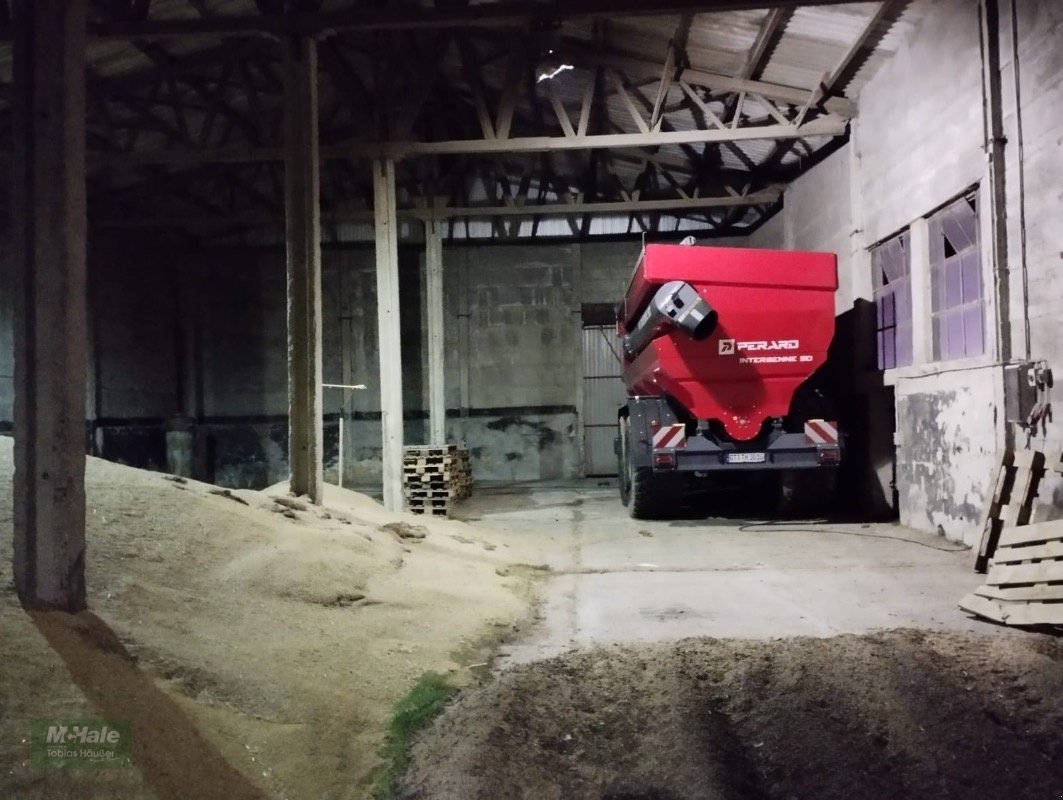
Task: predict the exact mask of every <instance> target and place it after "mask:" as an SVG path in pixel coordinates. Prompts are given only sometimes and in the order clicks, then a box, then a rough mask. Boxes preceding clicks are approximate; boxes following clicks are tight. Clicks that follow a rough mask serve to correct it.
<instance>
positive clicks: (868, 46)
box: [823, 0, 910, 97]
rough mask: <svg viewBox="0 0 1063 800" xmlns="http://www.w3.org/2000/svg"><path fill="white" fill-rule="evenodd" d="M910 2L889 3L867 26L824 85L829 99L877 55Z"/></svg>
mask: <svg viewBox="0 0 1063 800" xmlns="http://www.w3.org/2000/svg"><path fill="white" fill-rule="evenodd" d="M909 2H910V0H886V2H884V3H883V4H882V5H881V6H879V8H878V10H877V11H876V12H875V14H874V15H873V16H872V17H871V19H870V20H869V21H868V23H867V25H865V26H864V29H863V31H861V32H860V36H859V37H857V39H856V41H855V42H853V44H852V46H851V47H850V48H849V50H848V51H846V53H845V56H844V57H843V58H842V60H841V61H840V62H839V64H838V66H837V67H836V68H835V69H834V72H832V73H831V74H830V76H829V77H828V78H827V80H826V81H825V82H824V85H823V93H824V94H825V95H826V96H828V97H829V96H831V95H840V94H844V93H845V89H846V88H847V87H848V86H849V84H850V83H851V82H852V80H853V78H855V77H856V74H857V73H858V72H859V71H860V69H861V68H862V67H863V66H864V64H866V63H867V60H868V59H869V58H870V57H871V54H872V53H874V52H875V49H876V48H877V47H878V45H879V42H881V41H882V40H883V38H885V36H886V34H887V33H889V30H890V28H892V27H893V25H894V23H896V22H897V20H898V19H900V17H901V14H903V13H904V11H905V9H907V8H908V5H909Z"/></svg>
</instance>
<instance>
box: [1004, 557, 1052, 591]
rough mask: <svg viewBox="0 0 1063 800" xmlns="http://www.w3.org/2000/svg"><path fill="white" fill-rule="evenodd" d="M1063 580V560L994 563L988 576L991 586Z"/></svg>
mask: <svg viewBox="0 0 1063 800" xmlns="http://www.w3.org/2000/svg"><path fill="white" fill-rule="evenodd" d="M1053 581H1063V561H1056V560H1052V561H1038V562H1037V563H1035V564H994V565H993V566H992V567H990V569H989V575H987V576H986V584H988V585H989V586H1005V585H1007V584H1009V583H1052V582H1053Z"/></svg>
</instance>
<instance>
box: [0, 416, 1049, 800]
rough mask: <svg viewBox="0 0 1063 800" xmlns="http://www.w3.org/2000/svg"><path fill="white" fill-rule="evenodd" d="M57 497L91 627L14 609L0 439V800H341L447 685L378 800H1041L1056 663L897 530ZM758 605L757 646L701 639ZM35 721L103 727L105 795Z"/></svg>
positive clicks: (932, 544)
mask: <svg viewBox="0 0 1063 800" xmlns="http://www.w3.org/2000/svg"><path fill="white" fill-rule="evenodd" d="M86 483H87V489H88V510H89V525H88V528H89V530H88V543H89V550H88V562H87V563H88V580H89V591H90V602H91V610H90V611H89V612H86V613H82V614H79V615H76V616H73V617H71V616H69V615H63V614H27V613H26V612H25V611H23V610H22V609H21V608H20V607H19V605H18V602H17V600H16V598H15V595H14V591H13V587H12V582H11V571H10V570H11V568H10V559H11V516H12V513H11V508H12V506H11V440H10V439H6V438H2V437H0V650H2V660H0V798H5V800H6V798H9V797H10V798H17V799H18V800H35V799H36V798H41V799H42V800H43V799H44V798H48V799H49V800H51V798H78V799H79V800H81V798H101V799H102V798H108V799H110V798H123V800H124V799H125V798H160V799H161V800H171V799H172V800H177V799H178V798H180V799H181V800H187V799H189V798H195V799H196V800H208V799H209V798H219V799H223V800H242V799H243V798H249V799H259V798H261V799H263V800H264V799H265V798H271V799H276V800H289V799H290V800H303V799H304V798H305V799H306V800H332V799H333V798H335V799H337V800H339V799H341V798H342V799H345V798H357V799H360V798H366V797H368V795H369V785H370V781H371V776H372V774H373V772H374V770H375V769H376V768H377V767H378V765H379V763H380V759H379V756H378V752H379V747H380V744H381V742H382V740H383V737H384V731H385V729H386V726H387V723H388V721H389V718H390V715H391V711H392V708H393V706H394V704H395V702H396V701H397V700H399V698H401V697H402V696H403V695H405V694H406V692H407V691H408V690H409V689H410V688H411V687H412V686H413V685H414V684H415V682H416V681H417V680H418V678H419V677H420V676H422V675H423V673H424V672H426V671H429V670H433V671H436V672H441V673H444V674H447V675H449V676H450V678H451V679H452V681H453V682H454V683H455V684H457V685H459V686H465V687H466V688H465V690H464V691H463V692H462V693H460V694H459V695H458V696H457V698H456V699H455V700H454V701H453V702H452V703H451V704H450V705H449V707H448V708H447V710H446V711H445V712H444V714H443V716H442V717H440V718H439V720H438V721H437V722H436V724H434V725H433V726H432V727H430V728H429V729H428V730H427V731H426V732H425V733H424V734H423V735H422V737H421V738H420V739H419V741H418V744H417V746H416V748H415V751H414V760H413V766H412V768H411V770H410V771H409V773H408V774H407V775H406V777H405V779H404V782H403V784H402V788H401V792H400V796H402V797H404V798H406V799H407V800H414V799H415V798H416V799H417V800H429V799H431V800H478V799H479V798H484V799H485V800H486V799H488V798H490V800H502V799H503V798H505V799H507V800H508V799H509V798H528V800H551V799H554V798H556V800H582V798H587V799H588V800H698V799H700V798H719V799H720V800H761V799H762V798H773V799H774V798H787V799H789V798H802V799H803V798H810V799H814V800H830V799H831V798H838V799H839V800H841V798H845V800H863V798H867V799H868V800H871V798H874V800H881V799H883V798H901V797H904V798H935V800H941V799H942V798H944V799H945V800H948V798H957V800H959V798H964V800H966V799H967V798H975V797H977V798H1007V800H1018V799H1019V798H1061V797H1063V767H1061V766H1060V764H1063V738H1061V737H1060V736H1059V734H1058V731H1059V730H1060V728H1061V725H1063V640H1060V639H1059V638H1054V637H1051V636H1048V635H1042V634H1035V633H1024V632H1015V631H1003V630H1001V629H993V628H991V627H990V626H982V625H975V624H974V623H972V622H971V621H970V620H967V619H966V618H965V617H963V615H961V614H959V612H958V611H957V610H956V609H955V607H954V602H955V600H954V599H953V598H954V597H958V596H959V594H961V591H960V590H961V588H962V587H964V586H966V583H967V582H968V581H972V582H973V581H974V580H975V578H974V576H973V573H970V571H969V566H968V565H967V564H966V561H965V560H964V559H966V558H967V555H968V554H965V553H957V552H951V548H949V547H945V546H943V545H942V543H940V542H936V541H923V540H922V539H920V538H918V537H915V536H914V534H912V533H911V532H904V531H896V530H889V531H878V530H877V529H875V530H871V529H868V528H866V526H863V527H861V526H855V527H853V529H852V530H850V529H849V528H845V529H844V530H843V529H841V528H838V530H833V528H832V530H831V531H818V532H817V531H810V530H805V529H800V530H796V531H788V532H787V531H781V530H777V529H776V528H771V529H769V530H763V529H761V528H760V527H757V526H754V527H753V529H752V530H747V529H746V528H748V527H749V526H745V527H743V526H742V524H740V523H735V522H733V521H724V520H711V519H690V520H681V521H679V522H673V523H669V524H658V525H647V524H643V523H635V522H634V521H631V520H627V519H626V517H624V514H623V509H622V508H620V507H619V505H618V504H617V503H615V502H614V499H612V498H611V497H610V498H606V497H605V494H604V493H603V492H599V494H601V495H602V496H601V497H599V496H598V495H597V494H594V492H591V493H590V494H588V492H587V491H586V490H577V491H575V494H574V495H573V490H568V489H566V490H564V491H549V490H529V491H527V492H525V493H524V494H521V495H505V496H493V495H492V493H491V492H484V493H482V496H479V497H478V498H474V501H473V502H471V503H470V504H468V508H467V509H465V511H466V513H468V514H470V515H472V516H471V517H470V519H472V522H471V524H467V523H463V522H459V521H447V520H432V519H425V518H423V517H413V516H408V515H397V514H389V513H387V512H385V511H383V509H381V507H380V506H379V505H377V504H376V503H374V502H373V501H371V500H369V499H368V498H366V497H364V496H362V495H358V494H355V493H352V492H345V491H342V490H338V489H334V488H331V487H330V489H329V492H328V493H327V496H326V503H325V506H324V507H323V508H315V507H312V506H307V505H306V504H304V503H303V502H301V501H299V500H297V499H292V498H290V497H289V496H288V495H287V492H286V487H284V486H278V487H274V488H273V489H272V490H270V491H269V492H249V491H232V492H229V491H225V490H221V489H217V488H216V487H212V486H208V485H206V484H199V483H195V482H191V481H180V480H174V479H172V478H169V477H167V476H164V475H160V474H157V473H149V472H143V471H139V470H133V469H129V468H127V467H123V466H119V465H115V464H110V463H107V462H103V461H99V460H96V459H90V460H89V464H88V473H87V481H86ZM570 495H572V496H570ZM537 526H538V527H537ZM833 527H835V528H836V527H837V526H833ZM850 527H852V526H850ZM732 529H733V530H732ZM528 565H548V566H549V567H550V568H552V570H553V572H552V573H549V574H547V571H546V568H545V567H541V566H540V567H532V566H528ZM791 573H793V580H792V581H790V580H789V578H787V576H789V575H790V574H791ZM728 576H731V578H730V580H731V582H730V583H728V582H727V580H728ZM829 576H842V577H844V576H849V578H847V579H846V580H841V578H840V577H839V578H838V579H837V580H834V579H833V578H832V579H830V580H828V577H829ZM541 577H545V578H546V579H545V580H543V581H542V582H539V581H538V578H541ZM621 580H622V581H623V582H622V583H620V582H619V581H621ZM566 581H567V582H568V583H566ZM599 582H605V583H602V585H599ZM606 583H607V584H608V585H606ZM939 583H940V584H942V585H941V586H940V587H938V586H937V584H939ZM569 584H571V585H569ZM614 584H616V585H614ZM791 584H792V585H791ZM805 584H815V585H820V584H823V585H827V584H829V585H830V586H832V587H833V589H832V591H831V592H827V593H826V594H823V597H820V596H819V595H817V594H815V593H813V594H811V595H810V594H809V592H808V590H806V589H802V588H801V587H802V586H804V585H805ZM533 585H534V586H538V587H539V589H538V590H539V591H541V592H542V596H543V597H544V599H545V602H544V604H543V605H542V607H541V608H540V611H539V621H538V622H537V623H535V624H529V610H530V608H531V605H532V602H533V597H532V593H533ZM551 587H553V589H551ZM876 587H877V588H876ZM900 587H903V588H904V591H900V590H899V589H900ZM821 594H822V593H821ZM765 598H775V600H776V606H778V608H776V609H775V612H774V614H775V615H774V617H773V618H772V619H773V620H774V621H773V622H771V625H768V626H767V627H764V626H761V628H750V627H749V625H745V628H749V630H761V629H763V630H762V638H760V639H753V638H744V639H731V638H726V637H728V636H732V635H734V634H731V633H729V632H720V631H729V630H730V629H731V628H729V627H728V626H732V627H733V625H732V622H733V621H734V620H738V622H743V621H747V620H752V619H754V618H755V617H756V615H758V614H762V613H764V612H765V609H766V608H768V606H766V605H765V603H766V602H767V601H766V600H765ZM897 598H901V600H903V599H904V598H908V600H910V601H911V603H912V604H916V605H926V606H927V608H926V609H923V611H922V612H920V613H916V612H915V610H913V609H909V608H908V606H906V605H904V602H901V600H898V599H897ZM905 602H907V601H905ZM625 603H626V605H625ZM728 603H729V605H728ZM883 604H885V606H884V605H883ZM788 606H793V608H791V609H789V610H788V611H787V610H786V609H785V608H784V607H788ZM769 610H770V609H769ZM666 612H667V613H666ZM610 614H611V615H613V616H609V615H610ZM624 614H626V615H627V622H626V624H625V623H624V622H623V621H622V620H621V619H620V617H622V616H623V615H624ZM613 617H616V619H614V618H613ZM551 620H553V623H551ZM898 620H899V621H898ZM743 624H744V622H743ZM898 625H907V626H912V627H910V628H906V629H901V630H893V631H888V632H871V633H868V631H869V630H874V629H875V628H881V627H896V626H898ZM959 625H970V626H972V627H978V628H979V629H985V630H986V632H985V633H977V632H972V631H971V630H962V629H961V630H948V628H949V627H953V626H959ZM772 626H776V627H777V628H778V629H779V630H782V631H784V632H786V633H789V632H790V631H808V632H811V633H814V634H815V638H813V637H799V638H785V639H781V638H774V639H772V638H766V637H770V636H774V635H775V634H774V633H772V632H771V631H773V630H775V627H772ZM802 626H804V627H802ZM917 628H934V630H924V629H917ZM942 628H944V629H942ZM518 629H519V630H518ZM743 629H744V628H743ZM764 631H767V632H766V633H765V632H764ZM840 631H846V633H844V634H843V635H836V634H838V633H839V632H840ZM848 631H852V632H848ZM695 634H696V635H698V636H700V637H701V638H681V637H683V636H687V637H689V636H691V635H695ZM1004 634H1007V635H1004ZM651 636H652V637H656V638H650V637H651ZM506 637H508V638H509V642H508V643H507V645H506V651H507V652H509V656H508V657H507V658H505V659H503V660H501V661H494V662H492V656H493V655H494V654H495V653H496V652H497V651H498V645H499V643H500V641H501V640H502V639H503V638H506ZM634 640H638V642H639V643H638V644H632V643H631V642H632V641H634ZM607 641H623V642H627V644H620V645H612V646H601V645H602V643H603V642H607ZM521 642H523V643H524V644H521ZM514 647H517V648H518V649H520V648H522V649H520V652H521V653H523V654H524V655H525V656H527V657H528V660H529V661H530V662H531V663H519V662H520V659H515V658H514V657H513V652H512V651H513V648H514ZM573 647H575V648H577V649H576V650H574V651H573V652H568V653H565V654H564V655H560V656H558V657H556V658H552V659H549V660H541V658H542V655H543V654H544V653H550V652H552V653H557V652H563V651H564V650H567V649H569V648H573ZM536 658H538V659H540V660H535V659H536ZM489 662H490V663H489ZM491 663H493V665H494V670H493V671H492V670H491V667H490V664H491ZM57 717H64V718H72V717H97V718H107V719H115V720H129V721H130V722H131V724H132V730H133V757H134V763H135V768H134V769H127V770H110V771H57V770H34V769H33V768H32V767H31V766H30V764H29V743H28V739H29V727H30V721H31V720H33V719H40V718H57Z"/></svg>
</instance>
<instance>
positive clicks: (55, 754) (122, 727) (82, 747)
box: [30, 719, 133, 769]
mask: <svg viewBox="0 0 1063 800" xmlns="http://www.w3.org/2000/svg"><path fill="white" fill-rule="evenodd" d="M30 728H31V731H30V732H31V737H30V756H31V759H30V763H31V764H32V765H33V766H34V767H35V768H37V769H46V768H49V767H52V768H87V769H108V768H115V767H129V766H131V765H132V763H133V762H132V758H131V750H132V748H131V744H132V740H133V735H132V731H131V728H130V725H129V723H128V722H125V721H115V720H102V719H65V720H59V719H35V720H33V721H32V722H31V725H30Z"/></svg>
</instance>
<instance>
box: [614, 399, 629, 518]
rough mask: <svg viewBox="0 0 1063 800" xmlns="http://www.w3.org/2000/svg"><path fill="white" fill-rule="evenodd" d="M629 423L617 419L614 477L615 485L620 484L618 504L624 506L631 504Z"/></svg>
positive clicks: (622, 418) (624, 419)
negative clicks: (617, 446) (617, 444)
mask: <svg viewBox="0 0 1063 800" xmlns="http://www.w3.org/2000/svg"><path fill="white" fill-rule="evenodd" d="M629 427H630V423H629V422H628V418H627V417H619V418H618V419H617V430H618V433H619V437H620V448H619V450H620V453H619V454H618V455H617V465H616V466H617V469H616V477H617V483H619V484H620V502H621V503H623V504H624V505H625V506H626V505H628V503H630V502H631V467H630V465H629V464H628V461H629V460H630V452H631V445H630V443H629V442H628V428H629Z"/></svg>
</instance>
